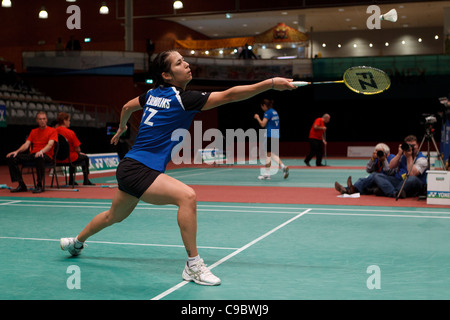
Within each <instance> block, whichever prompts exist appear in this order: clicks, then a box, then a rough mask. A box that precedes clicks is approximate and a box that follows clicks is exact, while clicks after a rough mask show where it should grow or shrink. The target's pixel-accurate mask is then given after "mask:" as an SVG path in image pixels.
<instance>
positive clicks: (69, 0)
mask: <svg viewBox="0 0 450 320" xmlns="http://www.w3.org/2000/svg"><path fill="white" fill-rule="evenodd" d="M66 2H77V0H66Z"/></svg>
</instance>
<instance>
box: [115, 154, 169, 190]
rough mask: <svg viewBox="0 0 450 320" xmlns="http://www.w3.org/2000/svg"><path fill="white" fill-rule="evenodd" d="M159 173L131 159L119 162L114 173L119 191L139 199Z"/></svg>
mask: <svg viewBox="0 0 450 320" xmlns="http://www.w3.org/2000/svg"><path fill="white" fill-rule="evenodd" d="M160 174H161V172H159V171H156V170H153V169H150V168H149V167H147V166H146V165H144V164H142V163H140V162H139V161H137V160H134V159H131V158H125V159H122V161H120V163H119V166H118V167H117V171H116V179H117V183H118V187H119V190H121V191H123V192H126V193H128V194H130V195H132V196H134V197H136V198H138V199H139V198H140V197H141V196H142V195H143V194H144V192H145V191H146V190H147V189H148V187H150V186H151V184H152V183H153V182H154V181H155V179H156V178H157V177H158V176H159V175H160Z"/></svg>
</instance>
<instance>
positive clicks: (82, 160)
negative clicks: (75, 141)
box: [69, 154, 89, 183]
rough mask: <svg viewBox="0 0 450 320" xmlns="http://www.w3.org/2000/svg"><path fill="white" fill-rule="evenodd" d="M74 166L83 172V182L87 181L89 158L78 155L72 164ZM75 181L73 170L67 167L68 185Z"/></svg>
mask: <svg viewBox="0 0 450 320" xmlns="http://www.w3.org/2000/svg"><path fill="white" fill-rule="evenodd" d="M73 164H74V165H76V166H81V170H82V171H83V178H84V181H87V180H88V179H89V178H88V176H89V157H88V156H85V155H83V154H79V155H78V159H77V160H76V161H74V162H73ZM74 179H75V168H74V167H69V183H72V181H73V180H74Z"/></svg>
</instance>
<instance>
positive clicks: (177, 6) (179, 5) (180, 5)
mask: <svg viewBox="0 0 450 320" xmlns="http://www.w3.org/2000/svg"><path fill="white" fill-rule="evenodd" d="M173 8H174V9H175V10H178V9H183V2H181V1H175V2H174V3H173Z"/></svg>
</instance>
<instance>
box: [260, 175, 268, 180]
mask: <svg viewBox="0 0 450 320" xmlns="http://www.w3.org/2000/svg"><path fill="white" fill-rule="evenodd" d="M258 179H259V180H270V176H266V175H261V176H259V177H258Z"/></svg>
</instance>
